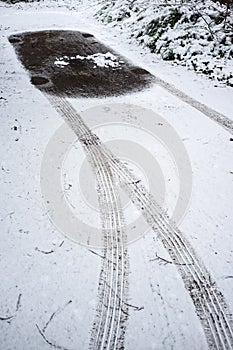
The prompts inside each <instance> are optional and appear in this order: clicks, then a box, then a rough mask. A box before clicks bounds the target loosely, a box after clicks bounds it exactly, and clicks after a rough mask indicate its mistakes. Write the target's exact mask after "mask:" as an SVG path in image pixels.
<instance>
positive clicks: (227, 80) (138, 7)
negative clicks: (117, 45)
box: [96, 0, 233, 86]
mask: <svg viewBox="0 0 233 350" xmlns="http://www.w3.org/2000/svg"><path fill="white" fill-rule="evenodd" d="M100 3H101V8H100V10H99V11H97V13H96V17H97V18H98V19H100V20H101V21H103V22H104V23H106V24H107V25H110V26H114V27H115V26H117V27H119V28H120V29H121V30H122V31H123V32H124V31H126V32H127V33H128V37H129V39H130V40H132V39H133V40H134V41H135V42H138V43H139V44H141V45H142V46H144V47H148V48H149V49H150V51H151V52H153V53H154V54H157V55H159V57H160V59H163V60H166V61H171V62H174V63H175V64H178V65H183V66H186V67H187V68H188V69H191V70H194V71H196V72H198V73H201V74H204V75H206V76H207V77H209V78H211V79H213V80H215V82H216V84H217V83H220V84H221V83H222V84H228V85H230V86H233V63H232V62H233V34H232V33H233V8H232V6H229V8H227V5H226V3H224V2H222V3H219V2H216V1H212V0H208V1H202V0H200V1H181V2H179V1H168V2H164V1H151V0H147V1H142V0H136V1H131V2H129V1H128V0H124V1H121V2H119V1H116V2H113V1H100Z"/></svg>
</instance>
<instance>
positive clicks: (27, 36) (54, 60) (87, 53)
mask: <svg viewBox="0 0 233 350" xmlns="http://www.w3.org/2000/svg"><path fill="white" fill-rule="evenodd" d="M9 41H10V43H11V44H12V45H13V46H14V48H15V50H16V52H17V54H18V57H19V58H20V60H21V62H22V63H23V65H24V66H25V68H26V69H27V70H28V71H29V74H30V77H31V82H32V84H33V85H36V86H37V87H38V88H39V89H40V90H42V91H46V92H49V93H53V94H54V93H57V94H59V95H62V96H80V97H101V96H112V95H121V94H124V93H127V92H130V91H136V90H141V89H143V88H145V87H147V86H149V85H150V83H151V81H152V79H153V77H152V75H151V74H150V73H149V72H147V71H146V70H144V69H142V68H140V67H137V66H134V65H132V64H131V63H130V62H128V61H127V60H126V59H125V58H124V57H122V56H120V55H119V54H118V53H116V52H115V51H113V50H112V49H111V48H109V47H107V46H105V45H103V44H102V43H100V42H99V41H98V40H97V39H96V38H95V37H94V36H93V35H92V34H89V33H81V32H77V31H64V30H46V31H38V32H29V33H22V34H15V35H11V36H10V37H9Z"/></svg>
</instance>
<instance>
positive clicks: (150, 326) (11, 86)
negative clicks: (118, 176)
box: [0, 1, 233, 350]
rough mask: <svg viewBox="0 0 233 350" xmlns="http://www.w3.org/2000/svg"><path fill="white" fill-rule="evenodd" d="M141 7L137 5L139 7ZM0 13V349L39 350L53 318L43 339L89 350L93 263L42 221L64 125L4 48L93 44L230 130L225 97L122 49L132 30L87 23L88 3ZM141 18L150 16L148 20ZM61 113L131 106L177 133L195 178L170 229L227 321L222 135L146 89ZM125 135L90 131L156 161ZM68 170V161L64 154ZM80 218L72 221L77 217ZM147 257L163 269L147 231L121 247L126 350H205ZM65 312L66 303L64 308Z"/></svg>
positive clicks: (228, 218) (179, 296)
mask: <svg viewBox="0 0 233 350" xmlns="http://www.w3.org/2000/svg"><path fill="white" fill-rule="evenodd" d="M138 3H139V2H138ZM142 4H147V2H145V1H143V2H142V1H141V2H140V5H142ZM0 5H1V31H2V36H1V39H0V45H1V51H2V54H1V57H0V66H1V73H0V74H1V89H0V91H1V99H0V103H1V131H0V133H1V137H0V149H1V151H0V152H1V178H2V181H1V212H0V227H1V232H2V240H1V248H0V254H1V260H0V265H1V266H0V271H1V286H0V291H1V301H0V316H1V317H2V316H5V315H14V314H15V317H14V318H13V319H12V321H11V322H10V323H8V322H4V321H0V322H1V323H0V328H1V332H0V344H1V346H2V348H4V349H19V348H20V349H25V350H29V349H30V350H31V349H33V348H35V349H45V350H46V349H48V348H49V346H48V345H47V344H46V343H45V342H44V340H43V339H42V337H41V336H40V334H39V333H38V331H37V329H36V326H35V325H36V324H38V326H39V327H41V328H43V326H44V325H45V324H46V322H47V321H48V320H49V318H50V316H51V315H52V314H53V312H55V311H56V310H58V309H59V308H62V310H63V311H62V312H60V313H58V314H57V316H56V317H54V319H53V321H52V322H51V323H50V325H49V327H48V329H47V333H46V334H47V336H48V338H49V339H52V340H55V341H56V344H59V345H61V346H63V347H66V348H68V349H70V350H72V349H77V348H80V349H87V348H88V343H89V336H90V329H91V327H92V322H93V318H94V314H95V308H96V295H97V288H98V276H99V271H100V266H101V259H100V258H99V257H98V256H96V255H94V254H92V253H90V251H88V249H87V248H85V247H84V246H81V245H79V244H77V243H75V242H73V241H71V240H70V239H68V238H67V237H65V236H64V235H63V234H62V233H61V232H60V231H59V230H58V229H57V228H56V227H55V226H54V225H53V223H52V222H51V221H50V220H49V218H48V216H47V213H46V208H45V207H44V204H43V200H42V198H41V192H40V191H41V187H40V171H41V162H42V159H43V155H44V152H45V150H46V146H47V144H48V142H49V141H50V140H51V138H52V137H53V135H54V133H55V132H56V130H57V129H58V128H59V127H61V126H62V124H63V121H62V120H61V118H60V117H59V116H58V115H57V113H56V112H55V110H54V109H53V108H52V107H51V105H50V104H49V102H48V101H47V99H46V98H45V97H44V95H42V94H41V93H40V92H39V91H38V90H37V89H35V88H34V87H33V86H32V85H31V84H30V79H29V77H28V75H27V73H26V72H25V70H24V69H23V67H22V66H21V64H20V63H19V61H18V60H17V58H16V56H15V52H14V49H13V47H12V46H11V45H10V43H9V42H8V39H7V36H9V35H11V34H13V33H16V32H22V31H30V30H33V31H35V30H39V29H74V30H80V31H85V32H89V33H92V34H93V35H95V36H96V37H97V38H98V39H100V40H101V41H103V42H104V43H105V44H106V45H109V46H111V47H112V48H113V49H115V50H116V51H117V52H119V53H121V54H122V55H124V56H125V57H127V58H128V59H129V60H131V61H133V62H134V63H135V64H139V65H140V66H141V67H142V68H145V69H147V70H149V71H150V72H151V73H152V74H155V75H156V76H159V77H160V78H162V79H165V80H166V81H168V82H170V83H171V84H173V85H175V86H176V87H177V88H179V89H180V90H182V91H184V92H186V93H187V94H189V95H190V96H192V97H194V98H195V99H198V100H199V101H201V102H203V103H205V104H207V105H208V106H210V107H212V108H214V109H216V110H217V111H219V112H221V113H223V114H225V115H226V116H228V117H229V118H233V117H232V116H233V113H232V97H233V93H232V88H231V87H223V86H222V85H221V86H222V87H220V86H219V84H217V86H215V82H214V81H211V80H207V79H206V78H205V77H202V76H197V75H196V74H195V73H194V72H193V71H187V70H186V69H185V68H184V67H181V66H172V65H171V64H170V63H168V62H161V61H160V60H159V59H158V58H157V57H155V56H154V54H152V53H150V52H149V50H148V49H147V48H145V49H144V48H143V47H140V46H138V45H137V44H135V43H134V42H131V43H129V42H128V39H127V38H128V37H129V36H130V26H129V29H126V25H125V27H124V28H125V33H122V31H121V30H120V29H118V28H117V27H112V26H111V25H107V26H105V25H104V24H101V23H99V22H97V20H95V19H94V18H93V15H94V13H95V12H96V11H97V10H98V6H99V5H98V4H97V3H96V4H95V6H92V5H93V3H92V4H91V5H89V4H88V3H82V2H80V5H79V6H80V7H78V8H77V5H76V1H67V2H64V1H59V2H55V1H43V2H42V3H37V2H36V3H28V4H26V3H19V4H16V5H14V6H10V5H7V4H5V3H0ZM74 8H75V9H74ZM77 9H78V10H77ZM150 13H151V10H150V9H148V15H149V14H150ZM151 16H152V14H151ZM71 59H77V57H75V58H73V57H72V58H69V57H60V58H59V57H58V58H57V60H56V61H55V62H57V63H55V64H61V66H64V65H65V64H69V60H71ZM78 59H84V58H83V57H81V58H80V57H78ZM89 59H91V60H92V61H93V64H96V65H97V64H104V66H106V68H107V67H109V64H120V62H117V61H115V58H114V57H108V56H106V54H105V55H101V56H100V55H98V56H95V57H92V58H90V56H89ZM229 81H230V82H231V80H229ZM69 102H70V103H72V105H73V106H74V107H75V108H76V110H77V111H82V113H83V115H87V114H88V110H90V108H92V107H96V106H99V107H101V106H103V107H104V106H105V105H106V104H109V105H112V104H114V103H119V104H120V105H122V104H125V103H130V104H133V105H138V106H140V107H144V108H149V109H150V110H153V112H155V113H156V114H158V115H161V116H162V117H163V118H164V119H165V120H166V121H167V123H169V125H171V126H172V128H173V129H174V130H176V133H177V134H178V135H179V137H180V139H181V140H182V142H183V143H184V145H185V147H186V150H187V152H188V155H189V158H190V161H191V166H192V176H193V179H192V182H193V187H192V197H191V201H190V204H189V208H188V211H187V213H186V216H185V217H184V219H183V221H182V223H181V224H180V228H181V230H182V231H184V232H185V234H186V236H187V237H188V238H189V240H190V241H191V242H192V245H193V246H194V248H195V250H196V251H197V253H198V254H199V256H200V257H201V259H202V260H203V261H204V263H205V265H206V266H207V268H208V270H209V271H210V272H211V274H212V275H213V277H214V279H215V280H216V282H217V284H218V286H219V287H220V289H221V291H222V292H223V294H224V295H225V297H226V300H227V302H228V304H229V305H230V307H231V309H233V300H232V293H233V285H232V281H233V279H232V265H233V251H232V193H233V175H232V171H233V169H232V142H231V141H229V139H230V137H231V135H230V134H229V132H227V131H226V130H224V129H223V128H221V127H220V126H219V125H218V124H216V123H215V122H213V121H211V120H210V119H209V118H207V117H206V116H204V115H203V114H202V113H200V112H198V111H196V110H195V109H193V108H192V107H191V106H189V105H188V104H186V103H184V102H182V101H181V100H180V99H178V98H177V97H175V96H173V95H171V94H170V93H169V92H168V91H166V90H165V89H163V88H162V87H159V86H157V85H156V84H154V85H153V86H152V87H151V88H150V89H147V90H145V91H141V92H137V93H134V94H128V95H125V96H120V97H111V98H106V99H97V98H96V99H91V100H88V99H69ZM132 117H133V116H132ZM105 127H106V129H105ZM127 127H128V129H126V127H124V124H121V125H119V126H118V125H115V127H114V128H113V127H111V125H110V126H109V125H105V126H104V125H100V126H99V127H97V128H96V130H95V131H96V133H97V134H98V135H99V136H100V137H101V139H103V141H105V142H112V141H115V140H122V137H124V138H126V137H128V138H130V141H131V142H132V141H133V142H135V143H137V144H140V145H141V146H144V147H145V149H146V150H147V151H148V152H150V153H152V154H153V156H154V157H155V154H156V150H157V149H158V140H157V139H156V138H154V139H153V138H152V139H150V138H149V136H148V140H146V139H145V134H143V130H139V131H137V132H136V131H135V130H134V129H133V128H130V127H129V125H128V126H127ZM129 130H130V131H129ZM126 131H127V132H126ZM128 135H129V136H128ZM70 146H72V145H70ZM74 148H76V149H77V152H78V153H77V155H78V159H79V161H80V162H81V160H82V159H83V158H84V153H83V151H82V149H81V147H78V144H77V143H74V144H73V148H72V152H73V150H74ZM165 151H166V150H164V154H163V153H162V155H164V156H161V159H160V162H161V168H162V169H163V170H164V169H168V171H169V174H171V175H172V174H174V173H175V169H174V168H173V166H172V164H173V162H172V159H170V160H169V162H166V157H165V154H166V153H165ZM70 158H71V160H72V159H73V158H72V154H70ZM71 160H70V161H69V159H67V161H66V163H64V168H63V170H64V172H65V174H66V175H67V177H66V178H65V180H64V187H65V190H64V193H66V195H67V191H69V187H67V180H69V183H70V181H73V182H74V181H75V178H77V173H76V171H77V170H78V169H79V167H80V166H79V164H77V163H75V164H73V168H72V167H71V164H72V161H71ZM152 170H153V169H152ZM152 170H151V172H152V173H153V171H152ZM164 171H165V170H164ZM166 180H167V181H166V193H167V206H168V207H169V208H168V210H172V208H173V206H174V202H175V199H176V196H177V189H178V188H179V183H177V182H176V181H175V180H176V179H175V180H174V186H172V185H170V182H169V181H168V179H167V178H166ZM73 195H74V193H71V195H70V197H69V195H68V198H71V200H72V204H75V205H77V202H74V201H73V199H72V198H73V197H72V196H73ZM76 201H77V199H76ZM79 204H80V202H79ZM78 209H79V210H80V211H82V209H83V207H82V206H80V207H79V208H78ZM83 212H84V213H83V215H84V216H85V219H86V220H87V221H88V219H89V220H90V217H91V215H92V214H90V213H86V211H83ZM136 214H138V213H136ZM93 215H94V214H93ZM91 219H92V221H93V218H92V217H91ZM63 241H64V243H63V244H62V245H61V243H62V242H63ZM51 250H53V251H54V252H53V253H51V254H43V253H42V252H41V251H47V252H48V251H51ZM155 252H157V253H158V255H161V256H164V257H167V255H166V252H164V249H163V248H162V246H161V243H160V241H159V240H158V239H155V240H153V235H152V232H151V231H149V232H148V233H147V234H146V235H145V236H144V237H143V238H142V239H141V240H138V241H136V242H135V243H133V244H131V245H130V246H129V256H130V276H129V295H130V302H132V303H133V304H135V305H138V306H142V305H143V306H144V310H142V311H140V312H136V311H135V312H134V311H133V312H131V313H130V317H129V321H128V329H127V334H126V348H127V349H129V350H130V349H134V348H137V349H145V344H146V345H147V346H146V348H147V349H155V348H157V349H162V348H172V347H173V348H174V349H177V350H178V349H190V348H192V349H198V350H199V349H207V344H206V341H205V338H204V334H203V330H202V328H201V326H200V322H199V320H198V318H197V316H196V315H195V311H194V308H193V305H192V302H191V300H190V299H189V297H188V295H187V293H186V290H185V289H184V287H183V283H182V281H181V278H180V276H179V274H178V273H177V270H176V267H175V266H174V265H166V266H164V265H159V264H158V263H157V262H156V261H151V260H153V259H154V258H155ZM19 294H22V298H21V306H20V307H19V310H18V311H17V312H16V303H17V298H18V296H19ZM69 300H72V303H70V304H68V305H67V306H66V307H64V306H65V305H66V303H68V302H69ZM190 344H191V345H190Z"/></svg>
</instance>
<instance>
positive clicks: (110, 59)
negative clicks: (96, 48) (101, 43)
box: [54, 52, 121, 68]
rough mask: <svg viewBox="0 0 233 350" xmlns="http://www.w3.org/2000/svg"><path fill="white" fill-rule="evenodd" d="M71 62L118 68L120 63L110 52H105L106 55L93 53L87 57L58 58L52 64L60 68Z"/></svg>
mask: <svg viewBox="0 0 233 350" xmlns="http://www.w3.org/2000/svg"><path fill="white" fill-rule="evenodd" d="M73 60H81V61H83V60H88V61H93V63H94V65H95V66H97V67H105V68H107V67H119V66H120V63H121V61H118V59H117V57H116V56H115V55H113V54H112V53H111V52H106V53H101V52H99V53H95V54H93V55H88V56H80V55H76V56H72V57H67V56H64V57H59V58H57V59H56V61H55V62H54V64H55V65H58V66H59V65H60V66H61V67H64V66H67V65H69V63H70V61H73Z"/></svg>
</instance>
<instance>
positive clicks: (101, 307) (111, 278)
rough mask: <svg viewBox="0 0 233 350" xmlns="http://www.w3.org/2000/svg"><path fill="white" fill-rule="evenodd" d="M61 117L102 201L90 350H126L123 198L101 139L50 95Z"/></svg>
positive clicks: (125, 261) (49, 97)
mask: <svg viewBox="0 0 233 350" xmlns="http://www.w3.org/2000/svg"><path fill="white" fill-rule="evenodd" d="M47 98H48V99H49V100H50V102H51V103H52V105H53V106H54V107H55V108H56V110H57V111H58V112H59V114H62V116H63V117H64V118H65V119H66V121H67V122H68V123H69V124H70V125H71V127H72V129H73V130H74V128H75V133H76V135H77V136H78V139H79V141H80V142H81V144H82V146H83V148H84V150H85V152H86V154H87V158H88V160H89V163H90V164H91V167H92V169H93V171H94V174H95V176H96V180H97V184H98V189H97V192H98V200H99V205H100V211H101V221H102V230H103V240H104V252H103V263H102V268H101V273H100V282H99V290H98V294H99V303H98V306H97V315H96V318H95V321H94V324H93V329H92V334H91V342H90V349H122V348H123V347H124V333H125V322H126V320H127V310H123V300H124V306H125V308H126V309H127V306H126V305H127V304H125V300H126V297H127V270H128V256H127V249H126V244H125V243H126V234H125V231H124V229H125V222H124V218H123V212H122V209H121V203H120V198H119V196H118V193H117V190H116V188H115V185H114V178H113V175H112V172H111V169H110V168H109V166H108V164H107V163H106V158H105V156H103V154H102V153H101V152H100V151H99V150H98V143H99V139H98V138H97V137H96V136H95V135H94V134H92V133H91V132H90V130H89V129H88V128H87V127H86V125H85V124H84V123H83V121H82V120H81V118H80V119H79V120H77V113H76V111H75V110H74V109H73V108H72V106H70V105H69V104H68V103H67V102H66V101H65V99H62V98H57V97H55V96H53V97H52V96H49V95H47Z"/></svg>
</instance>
